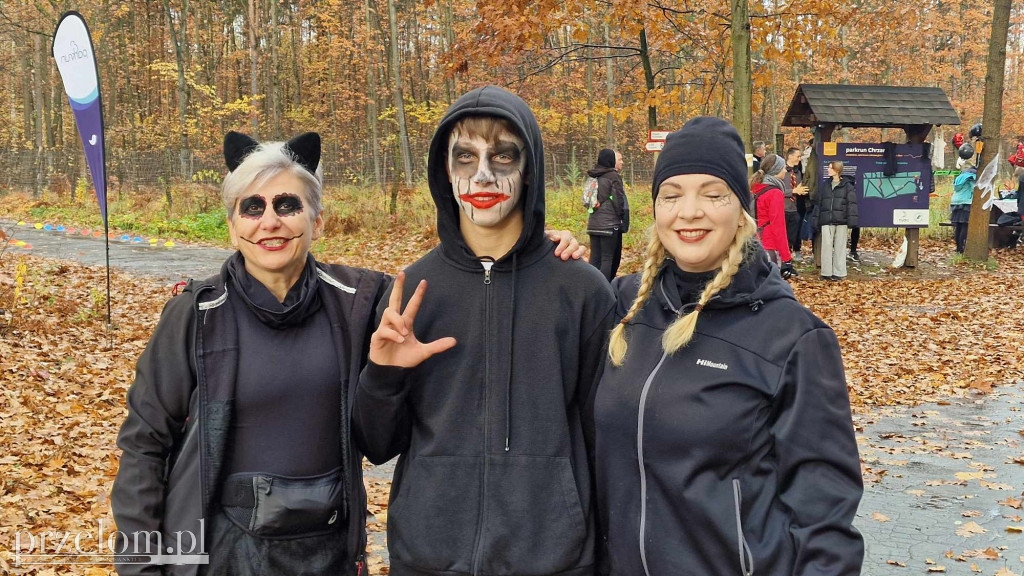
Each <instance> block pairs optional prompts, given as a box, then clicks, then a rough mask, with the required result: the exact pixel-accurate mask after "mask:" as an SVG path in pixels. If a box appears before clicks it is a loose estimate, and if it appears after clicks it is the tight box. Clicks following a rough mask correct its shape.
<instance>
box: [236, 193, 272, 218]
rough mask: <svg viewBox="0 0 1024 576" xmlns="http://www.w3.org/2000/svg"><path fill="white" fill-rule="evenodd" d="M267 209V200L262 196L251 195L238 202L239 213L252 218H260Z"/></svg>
mask: <svg viewBox="0 0 1024 576" xmlns="http://www.w3.org/2000/svg"><path fill="white" fill-rule="evenodd" d="M266 209H267V201H266V200H264V199H263V197H262V196H249V197H248V198H242V199H241V200H240V201H239V202H238V215H239V216H241V217H242V218H248V219H250V220H259V219H260V218H262V217H263V212H264V211H265V210H266Z"/></svg>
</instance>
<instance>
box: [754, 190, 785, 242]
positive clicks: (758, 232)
mask: <svg viewBox="0 0 1024 576" xmlns="http://www.w3.org/2000/svg"><path fill="white" fill-rule="evenodd" d="M778 189H779V188H778V186H765V187H764V188H762V189H761V191H760V192H758V193H756V194H754V195H753V198H752V201H751V203H750V208H751V211H750V215H751V216H753V217H754V222H757V199H758V198H760V197H761V195H762V194H764V193H765V192H768V191H769V190H778ZM767 226H768V224H767V223H766V224H765V225H764V226H758V227H757V237H758V238H760V237H761V232H763V231H764V229H765V227H767Z"/></svg>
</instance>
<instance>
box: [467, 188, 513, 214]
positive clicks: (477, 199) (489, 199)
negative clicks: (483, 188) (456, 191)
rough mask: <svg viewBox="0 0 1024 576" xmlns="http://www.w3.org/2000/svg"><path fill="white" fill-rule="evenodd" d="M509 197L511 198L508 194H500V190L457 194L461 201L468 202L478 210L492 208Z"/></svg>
mask: <svg viewBox="0 0 1024 576" xmlns="http://www.w3.org/2000/svg"><path fill="white" fill-rule="evenodd" d="M509 198H511V196H509V195H508V194H502V193H501V192H477V193H475V194H462V195H460V196H459V199H460V200H462V201H463V202H469V203H470V205H472V206H473V207H474V208H477V209H479V210H486V209H488V208H493V207H494V206H497V205H498V204H501V203H502V202H504V201H505V200H508V199H509Z"/></svg>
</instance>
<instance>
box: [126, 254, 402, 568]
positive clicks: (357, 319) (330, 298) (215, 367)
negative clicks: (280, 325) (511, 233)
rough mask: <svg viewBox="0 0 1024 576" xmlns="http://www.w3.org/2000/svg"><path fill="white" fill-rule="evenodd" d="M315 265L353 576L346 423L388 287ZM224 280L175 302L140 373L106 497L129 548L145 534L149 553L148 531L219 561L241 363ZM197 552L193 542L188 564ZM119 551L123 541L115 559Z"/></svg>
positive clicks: (359, 494)
mask: <svg viewBox="0 0 1024 576" xmlns="http://www.w3.org/2000/svg"><path fill="white" fill-rule="evenodd" d="M316 266H317V274H318V275H319V277H320V282H319V288H318V289H319V291H320V297H321V301H322V302H323V306H324V307H323V309H322V310H321V311H320V312H319V313H321V314H328V315H329V316H330V318H331V332H332V337H333V339H334V344H335V348H336V349H337V353H338V365H339V368H340V369H341V378H342V381H341V382H339V383H338V385H339V386H341V390H342V394H341V405H340V406H339V407H338V410H339V411H340V412H341V414H342V419H341V421H342V427H341V428H342V429H341V430H339V431H338V442H339V443H340V446H341V454H342V458H343V463H342V465H343V466H344V473H345V476H344V478H345V491H346V493H345V510H344V512H345V514H346V515H347V518H346V529H344V530H339V531H338V532H337V534H338V546H343V547H344V549H345V550H346V551H347V554H348V557H349V558H350V562H349V563H348V566H349V571H348V572H346V574H353V575H354V574H356V573H357V569H358V566H357V565H361V564H360V563H361V562H362V556H363V551H364V549H365V547H366V493H365V489H364V487H363V480H362V478H363V475H362V466H361V464H362V454H360V453H359V451H358V450H357V449H355V448H354V447H353V445H352V442H351V441H350V428H349V426H348V422H349V418H348V417H347V415H348V414H349V407H350V406H351V403H352V396H354V392H355V386H354V383H355V381H356V379H357V378H358V376H359V371H360V370H361V368H362V367H363V365H364V363H365V359H366V353H367V350H368V345H369V337H370V334H371V331H372V325H371V322H372V321H373V311H374V310H375V308H376V306H377V302H378V300H379V299H380V298H381V296H382V294H383V292H384V289H385V288H386V286H387V279H386V277H385V275H384V274H381V273H380V272H373V271H370V270H363V269H359V268H349V267H347V266H337V265H324V264H320V263H317V265H316ZM227 275H228V273H227V267H226V265H225V267H223V268H222V269H221V273H220V274H218V275H216V276H213V277H211V278H209V279H207V280H204V281H196V282H190V283H189V285H188V286H187V287H186V288H185V290H184V292H183V293H182V294H181V295H179V296H176V297H174V298H172V299H171V300H170V302H168V303H167V305H166V306H164V310H163V313H162V314H161V315H160V321H159V322H158V323H157V326H156V330H154V332H153V336H152V337H151V338H150V340H149V344H147V345H146V349H145V351H144V352H143V353H142V356H140V357H139V361H138V363H137V364H136V367H135V381H134V383H133V384H132V385H131V388H129V390H128V416H127V418H125V421H124V424H123V425H122V426H121V432H120V434H118V437H117V446H118V448H120V449H121V451H122V453H121V463H120V468H119V469H118V472H117V478H116V479H115V481H114V487H113V490H112V492H111V495H110V501H111V508H113V512H114V520H115V521H116V522H117V528H118V530H119V531H120V532H122V533H125V534H127V535H128V537H129V539H133V534H134V533H136V532H140V537H139V540H140V542H145V540H146V535H145V534H142V533H141V532H142V531H145V532H152V533H153V534H154V535H153V536H151V540H152V541H153V542H154V543H155V542H156V540H155V538H156V536H155V534H157V533H158V534H160V538H161V541H162V542H163V546H164V547H165V548H166V547H167V546H169V545H171V546H172V547H176V545H177V544H176V542H177V540H176V538H177V537H176V536H175V532H177V531H188V532H191V533H192V534H193V535H196V536H199V535H202V536H203V537H204V539H205V542H199V543H197V544H199V545H200V546H199V547H198V549H197V550H193V551H192V553H195V552H198V551H199V550H202V551H204V552H206V553H213V554H216V550H212V549H211V546H210V541H209V538H210V530H209V529H210V523H209V518H211V517H212V516H213V515H214V513H215V512H216V506H219V504H218V502H219V500H218V498H219V494H218V489H219V487H220V486H221V485H222V483H223V480H224V478H223V477H222V476H223V469H224V466H225V463H226V458H227V457H226V454H225V452H226V450H228V449H230V439H229V438H228V431H229V430H230V427H231V417H232V413H233V399H234V391H235V375H236V374H237V372H238V362H239V353H240V351H239V349H238V330H237V325H236V322H235V317H234V312H233V307H232V306H231V305H230V304H229V303H228V298H231V297H232V294H231V293H230V291H228V290H227V289H226V286H227V277H228V276H227ZM236 297H237V296H236ZM267 346H273V342H268V343H267ZM245 353H258V351H256V352H253V351H249V352H245ZM295 361H296V362H301V361H302V359H301V358H296V360H295ZM350 383H351V384H353V385H351V386H350ZM268 425H272V423H268ZM302 448H303V447H302V446H296V449H299V450H301V449H302ZM168 543H171V544H168ZM190 545H191V540H190V539H189V536H188V535H187V534H185V535H184V536H183V537H182V547H183V548H185V550H184V552H185V553H189V547H190ZM120 546H121V544H120V542H119V544H118V550H119V551H120ZM132 546H134V543H132ZM141 550H142V548H141V547H140V551H141ZM132 551H134V548H133V547H131V548H129V549H128V552H129V554H130V553H131V552H132ZM154 551H155V549H154ZM163 551H164V552H166V549H165V550H163ZM175 551H176V552H177V550H175ZM197 568H198V565H195V564H191V565H188V564H186V565H166V566H162V567H161V566H156V565H152V566H147V565H140V564H119V565H117V571H118V573H119V574H121V575H122V576H124V575H128V574H153V575H159V574H165V575H180V576H194V575H195V574H196V570H197ZM364 573H365V572H364Z"/></svg>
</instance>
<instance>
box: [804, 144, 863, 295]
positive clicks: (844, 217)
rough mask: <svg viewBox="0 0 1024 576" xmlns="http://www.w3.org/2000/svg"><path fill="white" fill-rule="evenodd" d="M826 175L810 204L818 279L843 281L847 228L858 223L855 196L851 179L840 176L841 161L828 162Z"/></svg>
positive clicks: (841, 172)
mask: <svg viewBox="0 0 1024 576" xmlns="http://www.w3.org/2000/svg"><path fill="white" fill-rule="evenodd" d="M828 175H829V178H830V180H829V181H828V182H826V183H823V184H822V185H821V186H819V190H818V193H817V195H815V197H814V200H813V201H814V203H815V204H817V207H818V226H819V227H820V228H821V278H822V279H823V280H832V281H836V282H838V281H840V280H842V279H843V278H846V254H845V252H846V233H847V226H856V225H857V224H858V217H857V193H856V192H855V191H854V188H853V176H849V175H843V163H842V162H840V161H838V160H833V161H832V162H829V164H828Z"/></svg>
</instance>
